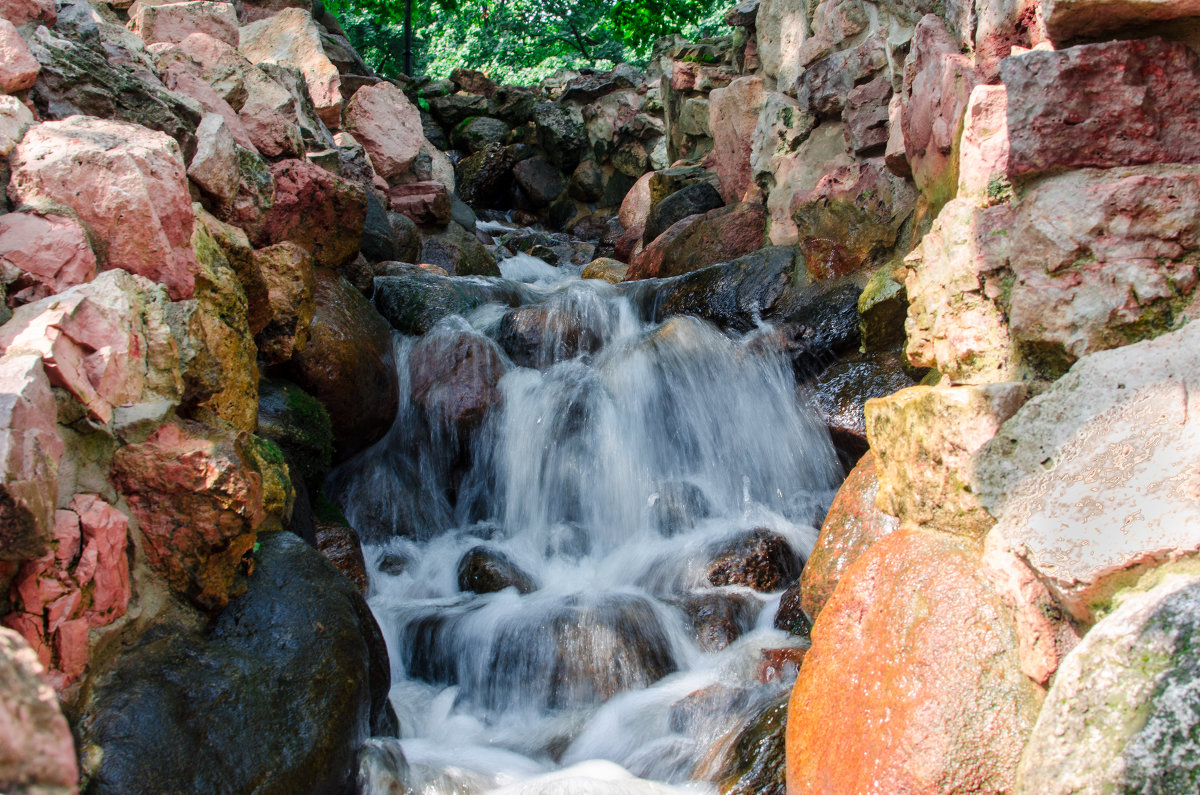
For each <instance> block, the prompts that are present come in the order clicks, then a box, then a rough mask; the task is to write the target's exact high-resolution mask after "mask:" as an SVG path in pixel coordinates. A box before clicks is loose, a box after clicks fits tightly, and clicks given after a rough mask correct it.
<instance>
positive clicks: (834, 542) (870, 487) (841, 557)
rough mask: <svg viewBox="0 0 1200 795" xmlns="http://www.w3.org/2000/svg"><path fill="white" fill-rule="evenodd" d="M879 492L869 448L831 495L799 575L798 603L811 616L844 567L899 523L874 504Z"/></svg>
mask: <svg viewBox="0 0 1200 795" xmlns="http://www.w3.org/2000/svg"><path fill="white" fill-rule="evenodd" d="M878 492H879V475H878V473H877V472H876V468H875V454H874V453H872V452H868V453H867V454H866V455H864V456H863V457H862V458H861V459H859V462H858V464H857V465H856V466H855V467H854V469H853V470H851V472H850V476H849V477H847V478H846V481H845V482H844V483H843V484H842V486H841V488H840V489H838V493H837V496H836V497H834V498H833V504H832V505H830V506H829V512H828V513H827V514H826V515H825V522H824V523H823V524H822V525H821V533H820V535H818V536H817V543H816V545H815V546H814V547H813V551H812V554H811V555H809V556H808V560H807V561H805V563H804V571H803V573H802V574H801V575H800V605H799V606H800V608H801V609H802V610H803V611H804V612H805V613H807V614H808V615H809V616H811V617H812V618H813V619H816V618H817V617H818V616H819V615H820V614H821V610H822V609H823V608H824V607H825V603H826V602H828V601H829V598H830V597H831V596H832V595H833V592H834V589H835V588H837V584H838V582H839V581H840V580H841V579H842V577H843V576H844V575H845V573H846V570H847V569H849V568H850V566H851V565H853V564H854V562H855V561H856V560H858V559H859V558H860V557H861V556H862V554H863V553H864V552H866V551H867V549H868V548H870V546H871V545H872V544H874V543H875V542H876V541H878V540H879V539H881V538H883V537H884V536H886V535H887V534H888V533H892V532H894V531H895V530H896V529H897V528H899V527H900V521H899V520H898V519H896V517H894V516H891V515H889V514H886V513H884V512H883V511H881V510H879V509H878V508H877V507H875V495H876V494H877V493H878ZM789 593H790V591H789ZM785 598H786V597H785ZM780 609H781V610H782V606H781V608H780Z"/></svg>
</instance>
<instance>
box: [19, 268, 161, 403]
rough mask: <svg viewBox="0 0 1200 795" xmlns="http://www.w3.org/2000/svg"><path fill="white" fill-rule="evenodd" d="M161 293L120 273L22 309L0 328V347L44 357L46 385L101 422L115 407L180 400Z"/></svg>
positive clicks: (133, 277) (135, 278) (102, 275)
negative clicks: (67, 396)
mask: <svg viewBox="0 0 1200 795" xmlns="http://www.w3.org/2000/svg"><path fill="white" fill-rule="evenodd" d="M167 303H168V302H167V300H166V295H165V294H164V292H163V291H162V289H161V288H156V287H155V285H153V284H152V283H151V282H149V281H146V280H145V279H140V278H139V277H136V276H131V275H129V274H128V273H125V272H124V271H107V272H105V273H102V274H100V276H98V277H97V278H96V279H95V280H94V281H92V282H89V283H88V284H82V285H78V286H76V287H72V288H70V289H68V290H66V291H65V292H62V293H59V294H58V295H54V296H51V297H49V298H44V299H42V300H41V301H38V302H36V303H32V304H26V305H24V306H22V307H19V308H18V309H17V310H16V311H15V312H14V313H13V317H12V319H11V320H10V321H9V322H8V323H6V324H4V326H2V327H0V351H3V352H4V353H6V354H10V355H11V354H17V353H36V354H37V355H39V356H41V358H42V363H43V365H44V366H45V369H46V375H47V377H48V378H49V379H50V383H51V384H53V385H54V386H57V387H61V388H63V389H65V390H66V391H67V392H69V393H70V394H71V395H72V396H73V397H74V398H75V399H76V400H78V401H79V402H80V403H81V404H82V405H83V406H84V407H86V409H87V412H88V415H89V416H90V417H91V418H92V419H93V420H96V421H98V422H108V420H109V419H111V417H112V411H113V408H114V407H115V406H123V405H131V404H134V403H139V402H144V401H146V400H174V401H178V400H179V396H180V390H181V388H182V386H181V381H180V376H179V362H178V351H177V349H176V347H175V343H174V341H173V340H172V338H171V332H170V329H169V327H168V326H167V323H166V316H165V308H166V305H167Z"/></svg>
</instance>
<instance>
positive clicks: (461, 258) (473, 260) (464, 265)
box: [420, 223, 500, 276]
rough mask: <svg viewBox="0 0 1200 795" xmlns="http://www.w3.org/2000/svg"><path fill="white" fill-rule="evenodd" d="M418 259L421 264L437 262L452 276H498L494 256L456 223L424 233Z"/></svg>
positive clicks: (437, 264) (435, 263)
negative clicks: (427, 233) (432, 233)
mask: <svg viewBox="0 0 1200 795" xmlns="http://www.w3.org/2000/svg"><path fill="white" fill-rule="evenodd" d="M420 260H421V264H423V265H436V266H438V267H440V268H442V269H443V270H444V271H446V273H449V274H452V275H455V276H499V275H500V268H499V267H498V266H497V264H496V257H495V255H493V254H492V252H491V251H489V250H488V248H487V247H486V246H485V245H483V244H482V243H480V242H479V239H478V238H476V237H475V235H473V234H471V233H470V232H468V231H467V230H465V229H463V228H462V227H461V226H459V225H458V224H455V223H451V224H449V225H448V226H447V227H446V231H445V232H441V233H439V234H436V235H428V236H426V238H425V242H424V245H422V246H421V255H420Z"/></svg>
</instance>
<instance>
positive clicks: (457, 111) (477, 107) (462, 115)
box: [429, 91, 489, 127]
mask: <svg viewBox="0 0 1200 795" xmlns="http://www.w3.org/2000/svg"><path fill="white" fill-rule="evenodd" d="M488 105H489V103H488V98H487V97H485V96H484V95H482V94H467V93H464V92H461V91H460V92H457V93H454V94H449V95H446V96H441V97H430V98H429V111H430V112H431V113H432V114H433V115H434V117H435V118H436V119H437V120H438V121H440V122H441V123H442V124H444V125H446V126H447V127H454V126H455V125H457V124H460V123H461V122H463V121H465V120H467V119H469V118H471V117H472V116H486V115H487V113H488Z"/></svg>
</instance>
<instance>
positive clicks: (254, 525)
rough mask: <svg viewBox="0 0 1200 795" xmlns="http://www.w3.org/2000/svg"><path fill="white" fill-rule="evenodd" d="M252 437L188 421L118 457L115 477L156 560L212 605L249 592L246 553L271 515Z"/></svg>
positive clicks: (176, 584)
mask: <svg viewBox="0 0 1200 795" xmlns="http://www.w3.org/2000/svg"><path fill="white" fill-rule="evenodd" d="M252 438H253V437H250V436H249V435H248V434H246V433H244V432H241V433H237V432H231V431H220V430H217V429H214V428H208V427H206V426H203V425H200V424H199V423H194V422H187V421H182V422H175V423H171V424H168V425H164V426H163V427H161V428H160V429H159V430H158V431H156V432H155V433H154V434H153V435H151V436H150V438H149V439H147V440H146V441H145V442H143V443H141V444H134V445H127V446H125V447H122V448H120V449H119V450H118V451H117V453H116V455H115V456H114V457H113V470H112V481H113V484H114V485H115V486H116V487H117V489H118V490H119V491H120V492H121V493H122V494H123V495H125V497H126V499H127V500H128V501H129V506H130V509H131V510H132V511H133V514H134V516H135V517H136V518H137V520H138V524H139V526H140V528H141V532H142V535H143V537H144V538H145V540H146V554H147V557H148V559H149V562H150V565H151V566H153V567H154V568H155V570H156V571H158V572H159V573H160V574H162V575H163V576H164V577H166V579H167V581H168V582H169V583H170V584H171V587H172V588H173V589H174V590H176V591H177V592H179V593H180V594H183V595H186V596H187V597H189V598H191V599H193V600H194V601H195V602H196V603H197V604H198V605H200V606H201V607H203V608H205V609H214V608H218V607H223V606H224V605H226V604H228V602H229V599H230V598H231V597H233V596H236V595H238V594H239V593H241V591H242V589H243V588H244V585H243V584H242V578H241V575H244V574H245V573H246V571H245V568H246V561H245V560H243V556H245V555H246V554H247V553H249V552H250V550H251V548H252V547H253V546H254V542H255V538H256V534H257V531H258V528H259V526H260V525H262V524H263V522H264V520H265V519H266V511H265V508H264V493H263V486H262V478H263V473H262V472H260V471H259V467H258V466H257V462H256V461H255V457H254V453H253V451H252V446H253V444H254V442H253V441H252Z"/></svg>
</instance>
